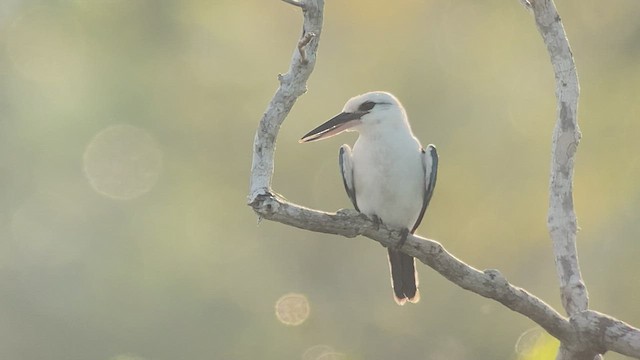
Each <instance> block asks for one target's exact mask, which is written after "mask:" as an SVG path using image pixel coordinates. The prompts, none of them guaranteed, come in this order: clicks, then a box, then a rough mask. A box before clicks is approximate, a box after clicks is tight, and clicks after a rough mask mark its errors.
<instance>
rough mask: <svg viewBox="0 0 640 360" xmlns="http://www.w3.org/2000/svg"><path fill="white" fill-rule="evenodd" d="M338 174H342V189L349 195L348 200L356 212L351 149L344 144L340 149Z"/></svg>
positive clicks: (356, 204)
mask: <svg viewBox="0 0 640 360" xmlns="http://www.w3.org/2000/svg"><path fill="white" fill-rule="evenodd" d="M339 158H340V173H341V174H342V183H343V184H344V189H345V190H346V191H347V195H349V199H351V202H352V203H353V206H354V207H355V208H356V210H358V211H360V209H358V203H357V202H356V186H355V184H354V182H353V160H352V157H351V148H350V147H349V145H347V144H344V145H342V146H341V147H340V156H339Z"/></svg>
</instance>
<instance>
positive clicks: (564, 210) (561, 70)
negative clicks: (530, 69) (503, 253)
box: [528, 0, 601, 360]
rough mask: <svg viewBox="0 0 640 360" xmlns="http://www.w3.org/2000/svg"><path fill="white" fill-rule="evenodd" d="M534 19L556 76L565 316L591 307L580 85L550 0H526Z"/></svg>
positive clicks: (557, 226) (565, 358) (570, 352)
mask: <svg viewBox="0 0 640 360" xmlns="http://www.w3.org/2000/svg"><path fill="white" fill-rule="evenodd" d="M528 3H529V6H530V8H531V9H532V10H533V14H534V17H535V21H536V25H537V28H538V31H539V32H540V35H542V38H543V40H544V43H545V45H546V46H547V51H548V53H549V56H550V58H551V64H552V65H553V71H554V73H555V79H556V97H557V100H558V106H557V114H558V115H557V116H558V118H557V121H556V126H555V128H554V130H553V145H552V150H551V176H550V180H549V211H548V220H547V226H548V228H549V233H550V235H551V239H552V242H553V253H554V255H555V263H556V271H557V273H558V278H559V280H560V297H561V300H562V306H563V307H564V309H565V311H566V312H567V314H568V315H569V316H571V315H575V314H578V313H579V312H581V311H585V310H587V309H588V307H589V296H588V293H587V287H586V285H585V283H584V281H583V280H582V274H581V273H580V265H579V263H578V250H577V247H576V232H577V228H578V226H577V220H576V214H575V211H574V207H573V167H574V163H575V154H576V148H577V146H578V143H579V141H580V130H579V128H578V119H577V110H578V97H579V95H580V87H579V84H578V74H577V71H576V66H575V63H574V61H573V54H572V53H571V48H570V46H569V40H568V39H567V36H566V34H565V31H564V26H563V25H562V20H561V19H560V15H558V12H557V10H556V7H555V4H554V3H553V0H529V1H528ZM598 358H601V357H600V356H599V354H598V353H597V352H595V351H594V350H593V349H591V348H586V349H585V348H584V347H583V346H577V347H576V346H572V344H569V343H566V342H565V343H562V345H561V346H560V350H559V351H558V355H557V359H558V360H569V359H589V360H591V359H598Z"/></svg>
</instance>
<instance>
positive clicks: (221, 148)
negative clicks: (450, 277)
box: [0, 0, 640, 360]
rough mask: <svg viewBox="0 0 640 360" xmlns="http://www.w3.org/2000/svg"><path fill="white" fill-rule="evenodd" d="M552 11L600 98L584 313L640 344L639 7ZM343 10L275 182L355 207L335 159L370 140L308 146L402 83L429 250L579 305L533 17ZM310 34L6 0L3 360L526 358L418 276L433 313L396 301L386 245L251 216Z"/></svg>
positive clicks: (454, 292)
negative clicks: (324, 127) (561, 220)
mask: <svg viewBox="0 0 640 360" xmlns="http://www.w3.org/2000/svg"><path fill="white" fill-rule="evenodd" d="M557 3H558V4H557V5H558V7H559V11H560V13H561V14H562V15H563V20H564V24H565V27H566V30H567V33H568V35H569V38H570V41H571V44H572V47H573V52H574V55H575V59H576V62H577V66H578V71H579V75H580V80H581V85H582V97H581V102H580V111H579V120H580V126H581V130H582V132H583V139H582V142H581V144H580V147H579V148H578V158H577V164H576V174H575V175H576V182H575V197H576V198H575V204H576V211H577V214H578V217H579V225H580V227H581V231H580V233H579V250H580V260H581V265H582V269H583V272H584V276H585V280H586V281H587V285H588V288H589V291H590V296H591V306H592V308H594V309H596V310H599V311H602V312H605V313H608V314H611V315H613V316H616V317H619V318H620V319H623V320H625V321H627V322H629V323H631V324H634V325H636V326H638V325H640V311H638V304H639V303H640V285H639V284H638V281H637V278H638V274H640V269H638V262H637V258H638V256H639V255H640V242H639V241H638V239H637V237H638V234H639V233H640V221H639V218H638V216H639V215H638V214H639V213H640V190H639V186H638V180H637V179H638V178H639V177H640V156H639V155H638V154H640V145H639V143H638V141H637V134H638V133H639V132H640V121H638V120H640V119H639V117H640V102H639V101H638V98H640V61H639V59H640V42H639V41H638V39H639V38H640V22H638V21H637V19H638V13H640V2H638V1H636V0H621V1H617V2H615V3H610V4H609V3H607V4H606V6H604V5H603V3H602V2H601V1H595V0H585V1H579V2H578V1H573V2H569V1H562V0H557ZM325 15H326V18H325V28H324V33H323V34H322V41H321V44H320V52H319V58H318V64H317V66H316V70H315V72H314V73H313V75H312V77H311V80H310V83H309V92H308V93H307V94H306V95H304V96H303V97H302V98H300V99H299V101H298V103H297V104H296V106H295V107H294V109H293V111H292V113H291V114H290V116H289V117H288V119H287V121H286V122H285V124H284V125H283V127H282V131H281V133H280V137H279V142H278V153H277V162H276V174H275V179H274V188H275V190H276V191H278V192H279V193H282V194H284V195H285V196H286V197H287V198H288V199H290V200H291V201H294V202H297V203H300V204H304V205H306V206H309V207H313V208H318V209H326V210H335V209H338V208H341V207H348V206H349V201H348V199H347V196H346V195H345V194H344V193H343V189H342V183H341V180H340V177H339V175H338V171H337V151H338V146H339V145H340V144H342V143H347V142H353V140H354V138H355V137H354V135H353V134H352V135H343V136H340V137H338V138H334V139H331V140H328V141H325V142H321V143H314V144H306V145H300V144H298V143H297V139H298V138H299V137H300V136H301V135H302V134H304V133H305V132H306V131H307V130H309V129H311V128H312V127H314V126H316V125H317V124H319V123H321V122H323V121H324V120H326V119H327V118H329V117H330V116H331V115H333V114H335V113H336V112H338V111H339V110H340V109H341V107H342V105H343V103H344V102H345V101H346V100H347V99H348V98H349V97H351V96H353V95H356V94H358V93H362V92H366V91H369V90H374V89H377V90H388V91H391V92H393V93H395V94H396V95H397V96H398V97H399V98H400V99H401V100H402V101H403V103H404V105H405V107H406V108H407V111H408V113H409V116H410V119H411V121H412V126H413V130H414V132H415V134H416V135H417V136H418V137H419V138H420V139H421V140H422V141H423V143H424V144H427V143H434V144H436V145H437V146H438V149H439V152H440V155H441V165H440V170H439V181H438V188H437V190H436V194H435V196H434V198H433V200H432V203H431V206H430V208H429V211H428V213H427V216H426V218H425V221H424V222H423V225H422V227H421V228H420V229H419V233H420V234H422V235H425V236H428V237H431V238H434V239H438V240H439V241H441V242H442V243H443V244H444V245H445V246H446V247H447V248H448V249H449V250H450V251H452V252H453V253H454V254H455V255H456V256H458V257H459V258H461V259H463V260H465V261H467V262H469V263H470V264H472V265H473V266H475V267H477V268H480V269H483V268H498V269H500V270H501V271H502V272H503V273H504V274H505V276H507V277H508V278H509V280H510V281H512V282H513V283H514V284H516V285H518V286H523V287H525V288H527V289H528V290H530V291H531V292H533V293H534V294H536V295H538V296H540V297H541V298H542V299H544V300H545V301H547V302H549V303H550V304H551V305H552V306H554V307H555V308H557V309H560V303H559V295H558V290H557V287H558V285H557V281H556V278H555V267H554V263H553V256H552V253H551V246H550V241H549V238H548V235H547V231H546V224H545V221H546V206H547V182H548V169H549V159H550V155H549V149H550V141H551V131H552V127H553V124H554V119H555V99H554V83H553V74H552V71H551V67H550V64H549V60H548V57H547V54H546V50H545V48H544V45H543V43H542V40H541V39H540V37H539V35H538V33H537V31H536V28H535V26H534V23H533V20H532V18H531V15H530V14H528V13H527V12H526V11H525V10H524V9H523V8H522V6H521V5H520V4H519V2H518V1H515V0H513V1H498V0H487V1H473V0H455V1H450V0H446V1H445V0H407V1H401V2H395V3H393V4H391V3H389V2H382V1H369V2H363V1H327V4H326V14H325ZM300 23H301V16H300V13H299V9H297V8H295V7H293V6H290V5H287V4H284V3H282V2H280V1H277V0H271V1H266V0H252V1H232V0H216V1H209V0H183V1H167V0H154V1H151V0H60V1H57V0H56V1H49V0H33V1H28V0H2V2H0V200H1V202H0V204H1V205H0V216H1V217H0V219H1V222H0V290H1V293H2V296H0V314H1V315H2V319H3V321H2V325H0V338H2V346H0V357H1V358H3V359H23V360H29V359H45V358H46V359H118V360H121V359H136V360H164V359H167V360H168V359H254V358H256V359H301V358H304V359H307V358H309V357H310V356H311V355H310V354H319V355H317V356H313V358H314V359H324V360H328V359H332V358H340V359H396V358H414V359H434V360H440V359H447V360H458V359H517V358H521V357H520V355H521V354H518V352H517V351H516V350H515V349H516V348H515V344H516V343H517V341H518V338H519V337H520V334H522V333H523V332H525V331H526V329H528V328H531V327H532V326H533V323H532V322H531V321H529V320H528V319H526V318H524V317H522V316H520V315H518V314H515V313H513V312H510V311H509V310H507V309H505V308H503V307H502V306H500V305H498V304H496V303H494V302H492V301H489V300H487V299H484V298H481V297H479V296H476V295H474V294H470V293H468V292H465V291H463V290H461V289H459V288H458V287H456V286H453V285H452V284H450V283H449V282H447V281H445V280H443V279H442V278H441V277H440V276H439V275H437V274H436V273H434V272H433V271H431V270H430V269H428V268H426V267H425V266H420V267H419V272H420V276H421V284H422V298H423V299H422V302H421V303H420V304H418V305H417V306H405V307H402V308H401V307H398V306H396V305H395V303H394V302H393V300H392V297H391V289H390V287H389V278H388V276H389V275H388V268H387V265H386V259H385V252H384V251H383V249H382V248H380V246H378V245H376V244H375V243H373V242H372V241H369V240H367V239H362V238H358V239H352V240H348V239H343V238H339V237H336V236H329V235H322V234H315V233H310V232H305V231H301V230H298V229H294V228H290V227H287V226H284V225H281V224H277V223H269V222H263V223H261V224H259V225H257V224H256V217H255V215H254V214H253V213H252V212H251V210H250V209H249V208H248V207H247V206H246V204H245V203H246V200H245V199H246V193H247V189H248V176H249V169H250V165H251V150H252V147H251V144H252V141H253V134H254V131H255V127H256V125H257V122H258V120H259V119H260V116H261V114H262V112H263V110H264V108H265V106H266V104H267V102H268V101H269V99H270V98H271V95H272V94H273V92H274V91H275V88H276V87H277V80H276V74H277V73H279V72H284V71H286V69H287V67H288V62H289V59H290V55H291V52H292V51H293V49H294V46H295V44H296V41H297V39H298V36H299V34H300ZM114 129H115V130H114ZM120 133H122V134H123V138H119V137H118V136H115V137H113V136H111V135H113V134H120ZM136 139H138V140H136ZM288 293H298V294H303V296H306V301H308V304H307V305H308V307H309V308H308V309H307V310H310V312H309V313H308V318H307V319H306V320H305V321H304V322H303V323H302V324H301V325H298V326H286V325H284V324H282V323H280V322H278V320H277V319H278V318H277V317H276V314H275V306H276V301H277V300H278V299H279V298H281V297H282V296H283V295H285V294H288ZM307 305H305V306H307ZM318 349H321V351H320V350H318ZM327 349H329V350H327ZM552 350H553V349H552ZM546 354H548V355H546V356H540V357H536V359H538V358H539V359H543V358H544V359H550V358H553V351H549V352H547V353H546ZM622 358H623V357H621V356H619V355H615V354H609V355H607V359H622Z"/></svg>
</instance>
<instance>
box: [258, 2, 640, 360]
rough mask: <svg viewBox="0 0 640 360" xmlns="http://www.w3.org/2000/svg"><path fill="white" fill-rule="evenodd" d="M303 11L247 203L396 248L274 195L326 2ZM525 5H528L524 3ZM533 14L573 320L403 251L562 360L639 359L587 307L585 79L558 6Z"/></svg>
mask: <svg viewBox="0 0 640 360" xmlns="http://www.w3.org/2000/svg"><path fill="white" fill-rule="evenodd" d="M283 1H284V2H286V3H289V4H292V5H295V6H298V7H300V8H302V9H303V15H304V23H303V31H302V36H301V37H300V40H299V41H298V43H297V44H296V48H295V50H294V52H293V56H292V59H291V65H290V67H289V71H288V72H287V73H286V74H284V75H281V76H279V80H280V86H279V88H278V90H277V91H276V93H275V95H274V96H273V99H272V100H271V101H270V103H269V105H268V106H267V110H266V111H265V113H264V115H263V116H262V119H261V120H260V124H259V126H258V129H257V131H256V135H255V139H254V145H253V164H252V167H251V185H250V190H249V196H248V202H249V205H250V206H251V207H252V208H253V210H254V211H255V212H256V213H257V214H258V216H259V217H261V218H264V219H268V220H273V221H277V222H280V223H283V224H286V225H291V226H295V227H298V228H300V229H305V230H310V231H316V232H323V233H329V234H336V235H342V236H346V237H354V236H358V235H362V236H365V237H368V238H370V239H373V240H375V241H378V242H379V243H381V244H382V245H384V246H394V245H396V244H397V243H398V241H399V240H400V236H401V231H400V229H388V228H386V227H385V226H383V225H382V226H381V225H378V224H375V223H374V222H372V221H371V220H370V219H368V218H367V217H366V216H365V215H362V214H360V213H358V212H356V211H355V210H340V211H338V212H337V213H327V212H322V211H318V210H312V209H309V208H305V207H303V206H299V205H296V204H292V203H290V202H288V201H286V200H285V199H284V198H282V197H281V196H279V195H278V194H276V193H275V192H274V191H272V190H271V179H272V176H273V170H274V162H273V159H274V152H275V143H276V138H277V136H278V131H279V129H280V125H281V124H282V122H283V121H284V119H285V118H286V116H287V115H288V114H289V112H290V110H291V108H292V107H293V105H294V103H295V101H296V100H297V98H298V97H299V96H301V95H302V94H304V93H305V91H306V82H307V80H308V79H309V76H310V75H311V72H312V71H313V67H314V65H315V61H316V53H317V49H318V42H319V40H320V34H321V30H322V16H323V6H324V1H323V0H283ZM520 1H521V2H522V1H523V0H520ZM524 3H525V4H526V6H527V7H528V8H531V9H532V10H533V13H534V15H535V19H536V24H537V26H538V29H539V31H540V33H541V35H542V37H543V39H544V41H545V44H546V45H547V49H548V50H549V54H550V56H551V62H552V64H553V68H554V71H555V74H556V81H557V84H558V86H557V89H556V93H557V96H558V122H557V124H556V128H555V130H554V138H553V149H552V166H551V182H550V188H551V189H550V190H551V191H550V208H549V230H550V233H551V237H552V239H553V243H554V254H555V255H556V264H557V270H558V275H559V278H560V283H561V290H562V299H563V306H564V307H565V310H566V311H567V313H568V315H569V316H570V317H569V318H565V317H563V316H562V315H560V314H559V313H558V312H557V311H556V310H554V309H553V308H552V307H550V306H549V305H547V304H546V303H545V302H543V301H542V300H540V299H539V298H537V297H535V296H534V295H532V294H530V293H529V292H527V291H526V290H524V289H522V288H518V287H516V286H513V285H511V284H510V283H509V282H508V281H507V280H506V279H505V278H504V277H503V276H502V275H501V274H500V273H499V272H498V271H497V270H484V271H479V270H477V269H475V268H473V267H471V266H469V265H467V264H465V263H464V262H462V261H460V260H459V259H457V258H456V257H455V256H453V255H452V254H450V253H449V252H447V251H446V250H445V249H444V247H443V246H442V245H441V244H440V243H438V242H436V241H433V240H429V239H425V238H421V237H418V236H415V235H409V236H408V237H407V240H406V242H405V243H404V245H403V246H402V248H401V249H400V250H401V251H402V252H405V253H406V254H409V255H411V256H414V257H416V258H417V259H418V260H420V261H421V262H423V263H425V264H426V265H428V266H430V267H431V268H433V269H434V270H436V271H437V272H438V273H440V274H441V275H442V276H444V277H445V278H447V279H448V280H450V281H451V282H453V283H455V284H456V285H458V286H460V287H462V288H463V289H466V290H469V291H472V292H474V293H476V294H479V295H481V296H484V297H487V298H491V299H494V300H496V301H498V302H499V303H501V304H503V305H505V306H506V307H508V308H509V309H511V310H513V311H516V312H518V313H520V314H522V315H524V316H526V317H528V318H530V319H531V320H533V321H534V322H536V323H537V324H538V325H540V326H541V327H542V328H544V329H545V330H546V331H547V332H549V334H551V335H552V336H554V337H556V338H558V339H559V340H560V341H561V343H562V346H561V348H560V350H559V352H558V359H562V360H567V359H589V360H591V359H593V358H594V357H595V356H598V354H603V353H605V352H606V351H608V350H611V351H615V352H619V353H621V354H624V355H627V356H632V357H635V358H638V359H640V330H638V329H636V328H634V327H632V326H630V325H628V324H626V323H624V322H622V321H620V320H617V319H614V318H611V317H609V316H607V315H604V314H600V313H597V312H594V311H590V310H588V308H587V305H588V303H587V292H586V287H585V286H584V283H583V281H582V278H581V276H580V269H579V267H578V262H577V252H576V249H575V231H576V228H577V226H576V220H575V213H574V211H573V195H572V177H573V165H574V156H575V150H576V146H577V144H578V141H579V139H580V133H579V130H578V125H577V121H576V111H577V101H578V79H577V74H576V70H575V65H574V64H573V58H572V56H571V51H570V49H569V44H568V41H567V40H566V36H565V34H564V29H563V27H562V23H561V21H560V17H559V16H558V15H557V11H556V10H555V6H554V5H553V1H552V0H527V1H524Z"/></svg>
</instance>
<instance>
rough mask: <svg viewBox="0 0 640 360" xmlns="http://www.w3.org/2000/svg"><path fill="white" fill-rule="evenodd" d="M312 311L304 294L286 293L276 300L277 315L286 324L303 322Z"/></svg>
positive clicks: (296, 324)
mask: <svg viewBox="0 0 640 360" xmlns="http://www.w3.org/2000/svg"><path fill="white" fill-rule="evenodd" d="M310 312H311V307H310V306H309V300H307V297H306V296H304V295H302V294H295V293H290V294H286V295H283V296H282V297H280V299H278V301H276V317H277V318H278V320H279V321H280V322H281V323H283V324H285V325H290V326H298V325H300V324H302V323H303V322H304V321H305V320H307V318H308V317H309V313H310Z"/></svg>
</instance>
